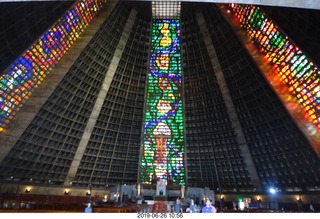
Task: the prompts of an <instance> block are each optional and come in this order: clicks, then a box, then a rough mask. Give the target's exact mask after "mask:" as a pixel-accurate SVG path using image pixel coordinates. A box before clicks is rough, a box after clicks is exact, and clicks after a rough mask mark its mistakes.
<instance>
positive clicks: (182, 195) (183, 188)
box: [181, 185, 185, 198]
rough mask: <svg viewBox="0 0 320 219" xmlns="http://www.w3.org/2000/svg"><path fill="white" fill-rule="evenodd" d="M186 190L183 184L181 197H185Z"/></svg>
mask: <svg viewBox="0 0 320 219" xmlns="http://www.w3.org/2000/svg"><path fill="white" fill-rule="evenodd" d="M184 191H185V187H184V185H181V198H184Z"/></svg>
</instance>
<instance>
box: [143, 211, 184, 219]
mask: <svg viewBox="0 0 320 219" xmlns="http://www.w3.org/2000/svg"><path fill="white" fill-rule="evenodd" d="M137 218H169V219H170V218H183V213H145V212H141V213H140V212H139V213H137Z"/></svg>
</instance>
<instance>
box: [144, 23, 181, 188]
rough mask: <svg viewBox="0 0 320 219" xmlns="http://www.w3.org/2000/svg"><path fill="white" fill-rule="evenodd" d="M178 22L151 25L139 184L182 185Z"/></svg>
mask: <svg viewBox="0 0 320 219" xmlns="http://www.w3.org/2000/svg"><path fill="white" fill-rule="evenodd" d="M179 38H180V20H178V19H173V20H167V19H155V20H153V26H152V45H151V47H152V48H151V56H150V69H149V73H148V83H147V98H146V112H145V123H144V139H143V140H144V141H143V154H142V155H141V156H142V159H141V163H140V165H141V166H140V167H141V168H140V169H141V172H140V182H141V183H143V184H150V183H151V181H152V180H154V179H157V180H158V179H162V180H164V181H166V180H168V179H170V180H172V181H173V183H174V184H176V185H179V184H180V185H184V184H185V166H184V119H183V111H182V103H183V102H182V83H181V80H182V72H181V55H180V40H179Z"/></svg>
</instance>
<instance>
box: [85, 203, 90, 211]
mask: <svg viewBox="0 0 320 219" xmlns="http://www.w3.org/2000/svg"><path fill="white" fill-rule="evenodd" d="M84 213H92V207H91V203H88V205H87V207H86V208H85V209H84Z"/></svg>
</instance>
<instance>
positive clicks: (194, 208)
mask: <svg viewBox="0 0 320 219" xmlns="http://www.w3.org/2000/svg"><path fill="white" fill-rule="evenodd" d="M189 212H190V213H198V212H199V211H198V206H197V205H196V204H194V200H193V199H190V206H189Z"/></svg>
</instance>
